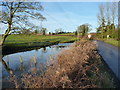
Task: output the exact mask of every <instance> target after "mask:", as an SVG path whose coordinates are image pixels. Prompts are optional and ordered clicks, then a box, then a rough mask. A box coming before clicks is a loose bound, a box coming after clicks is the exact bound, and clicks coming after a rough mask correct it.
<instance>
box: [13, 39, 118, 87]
mask: <svg viewBox="0 0 120 90" xmlns="http://www.w3.org/2000/svg"><path fill="white" fill-rule="evenodd" d="M108 71H109V69H108V68H107V67H106V66H105V65H104V63H103V62H102V60H101V57H100V56H99V54H98V52H97V50H96V47H95V45H94V44H93V43H92V42H89V41H81V42H76V43H75V44H73V45H71V46H70V47H69V48H68V49H65V50H63V51H62V52H61V53H59V55H58V56H57V57H56V58H55V60H52V61H51V65H50V66H49V67H48V68H47V70H46V71H43V73H42V74H41V76H38V75H37V74H36V69H35V68H34V69H32V72H33V74H32V75H31V74H25V75H23V77H22V78H21V80H13V82H14V83H15V84H16V88H21V87H23V88H82V89H84V88H113V87H116V85H115V79H114V77H113V76H112V75H111V74H110V73H109V72H108Z"/></svg>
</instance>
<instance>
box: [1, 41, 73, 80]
mask: <svg viewBox="0 0 120 90" xmlns="http://www.w3.org/2000/svg"><path fill="white" fill-rule="evenodd" d="M70 44H72V43H60V44H58V45H53V46H49V47H44V48H40V49H37V50H31V51H25V52H18V53H15V54H9V55H6V56H4V57H3V60H2V62H0V64H2V65H0V66H2V79H3V80H4V79H7V77H8V76H9V74H10V73H11V71H12V72H13V74H14V75H15V76H18V77H19V76H20V75H21V74H23V73H29V72H30V70H31V68H33V67H35V68H37V69H40V66H41V65H47V66H49V64H50V63H49V61H50V59H52V60H54V58H55V57H56V56H57V54H58V53H59V52H60V51H61V50H62V49H63V48H64V49H67V48H68V46H69V45H70Z"/></svg>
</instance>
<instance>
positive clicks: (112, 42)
mask: <svg viewBox="0 0 120 90" xmlns="http://www.w3.org/2000/svg"><path fill="white" fill-rule="evenodd" d="M104 42H106V43H109V44H112V45H114V46H117V47H120V44H119V41H117V40H105V41H104Z"/></svg>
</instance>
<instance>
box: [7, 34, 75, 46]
mask: <svg viewBox="0 0 120 90" xmlns="http://www.w3.org/2000/svg"><path fill="white" fill-rule="evenodd" d="M75 40H77V38H76V37H71V36H54V35H51V36H45V35H40V36H38V35H10V36H8V37H7V39H6V41H5V44H17V43H30V42H59V43H65V42H70V41H75Z"/></svg>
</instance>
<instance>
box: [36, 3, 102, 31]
mask: <svg viewBox="0 0 120 90" xmlns="http://www.w3.org/2000/svg"><path fill="white" fill-rule="evenodd" d="M99 4H100V2H43V3H42V6H43V7H44V11H43V12H42V14H43V15H44V16H45V17H46V19H47V21H43V23H42V26H43V27H45V28H47V31H50V32H54V30H55V29H57V28H62V29H63V30H64V31H69V32H73V31H75V30H76V29H77V27H78V26H79V25H81V24H84V23H89V24H91V25H92V32H95V31H96V27H97V17H96V16H97V13H98V6H99ZM36 23H37V22H36ZM37 24H38V23H37ZM39 25H40V23H39Z"/></svg>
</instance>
